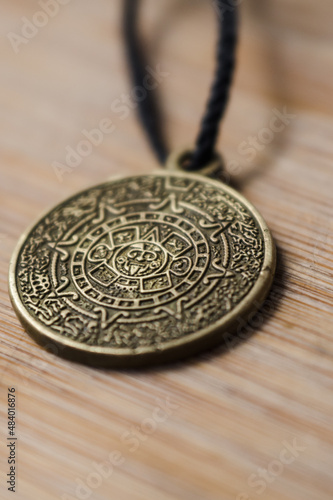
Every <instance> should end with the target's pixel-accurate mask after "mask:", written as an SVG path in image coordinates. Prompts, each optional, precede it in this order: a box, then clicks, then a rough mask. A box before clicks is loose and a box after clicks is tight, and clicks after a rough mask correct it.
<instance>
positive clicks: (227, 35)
mask: <svg viewBox="0 0 333 500" xmlns="http://www.w3.org/2000/svg"><path fill="white" fill-rule="evenodd" d="M214 6H215V8H216V11H217V17H218V21H219V38H218V44H217V63H216V70H215V76H214V81H213V84H212V86H211V91H210V95H209V98H208V102H207V105H206V110H205V113H204V116H203V118H202V120H201V124H200V130H199V134H198V136H197V139H196V143H195V148H194V151H193V153H192V157H191V159H190V162H189V165H188V166H187V167H186V170H191V171H196V170H199V169H201V168H203V167H204V166H205V165H207V163H209V162H210V161H211V159H212V158H213V157H214V154H215V146H216V142H217V138H218V134H219V129H220V122H221V120H222V118H223V116H224V113H225V110H226V107H227V104H228V100H229V95H230V86H231V82H232V77H233V73H234V68H235V51H236V45H237V24H238V22H237V21H238V19H237V18H238V15H237V7H236V5H230V2H226V0H215V1H214ZM138 9H139V0H124V21H123V29H124V38H125V41H126V51H127V57H128V63H129V68H130V71H131V77H132V80H133V83H134V85H135V86H142V82H144V81H145V77H146V75H147V71H146V64H145V58H144V55H143V51H142V47H141V44H140V41H139V35H138V32H137V23H136V20H137V17H138ZM137 104H138V113H139V117H140V120H141V123H142V125H143V127H144V129H145V131H146V134H147V136H148V138H149V140H150V143H151V145H152V147H153V149H154V151H155V154H156V156H157V157H158V159H159V161H160V162H161V163H162V164H164V163H165V162H166V159H167V157H168V148H167V146H166V144H165V141H164V138H163V134H162V129H161V125H160V120H159V118H160V113H159V109H158V104H157V101H156V99H155V93H154V92H153V91H148V92H147V94H146V96H145V98H144V99H140V100H137Z"/></svg>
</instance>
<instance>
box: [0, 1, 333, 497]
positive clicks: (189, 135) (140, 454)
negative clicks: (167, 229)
mask: <svg viewBox="0 0 333 500" xmlns="http://www.w3.org/2000/svg"><path fill="white" fill-rule="evenodd" d="M121 3H122V2H121V1H120V0H98V1H96V2H90V1H88V0H84V1H78V0H72V1H70V2H69V3H68V5H63V6H61V8H60V10H59V13H58V15H56V16H55V17H54V18H52V19H50V20H49V22H48V24H47V25H46V26H45V27H43V28H40V29H39V30H38V33H37V34H36V36H34V37H33V38H31V39H30V40H29V42H28V43H27V44H21V45H20V47H19V52H18V53H17V54H16V53H15V52H14V50H13V48H12V46H11V43H10V40H9V38H8V36H7V35H8V33H9V32H13V33H20V30H21V28H22V24H23V21H22V19H21V18H22V17H26V18H28V19H32V18H33V16H34V14H35V12H36V11H38V10H40V7H39V6H38V3H37V2H36V1H34V0H24V2H23V1H19V0H15V1H12V2H5V1H4V0H2V9H1V12H2V14H1V18H0V25H1V40H0V46H1V60H2V62H1V67H0V72H1V77H0V115H1V120H0V122H1V125H0V126H1V131H0V161H1V167H0V168H1V182H0V186H1V217H0V234H1V241H0V244H1V261H0V265H1V271H0V272H1V274H0V279H1V282H0V286H1V290H0V293H1V295H0V301H1V312H0V321H1V325H0V342H1V359H0V367H1V370H0V371H1V393H0V412H1V413H0V417H1V421H0V432H1V436H2V440H1V452H0V458H1V474H2V476H1V484H0V491H1V494H0V497H1V499H7V498H8V499H9V498H16V499H20V500H21V499H24V500H36V499H42V500H54V499H60V498H62V499H71V500H73V498H93V499H94V500H106V499H112V500H147V499H149V500H175V499H179V500H203V499H205V500H234V499H235V500H236V499H238V500H249V499H251V500H253V499H257V498H261V499H269V500H290V499H293V500H328V499H331V498H332V496H333V476H332V462H333V434H332V423H333V422H332V419H333V397H332V394H333V391H332V389H333V363H332V354H333V336H332V334H333V328H332V324H333V321H332V320H333V313H332V296H333V259H332V243H333V221H332V191H333V183H332V156H333V146H332V143H333V99H332V95H333V53H332V42H333V35H332V25H331V22H332V17H333V4H332V2H331V0H321V1H320V2H314V1H313V0H265V1H264V0H262V1H259V0H244V2H242V7H241V8H242V25H241V42H240V47H239V54H238V70H237V75H236V81H235V85H234V87H233V93H232V100H231V105H230V107H229V109H228V116H227V119H226V120H225V122H224V126H223V134H222V135H221V139H220V143H219V147H220V150H221V151H223V153H224V155H225V157H226V160H227V165H228V168H229V171H231V170H232V171H233V175H232V179H233V182H234V183H236V184H237V187H238V189H240V190H241V192H242V193H243V194H244V195H245V196H247V197H248V199H249V200H250V201H252V202H253V203H254V204H255V205H256V206H257V208H258V209H259V210H260V211H261V213H262V214H263V216H264V217H265V219H266V221H267V222H268V224H269V226H270V227H271V229H272V232H273V235H274V238H275V240H276V243H277V247H278V261H279V265H278V273H277V276H276V280H275V285H274V288H273V291H272V293H271V295H270V296H269V298H268V301H267V302H266V304H265V306H264V308H263V309H262V311H261V312H260V313H259V315H257V316H256V318H255V320H254V321H253V324H252V328H251V327H250V328H249V330H248V331H247V333H248V334H249V335H248V336H249V338H248V339H247V340H246V341H244V342H242V343H240V344H239V345H237V346H235V348H233V349H229V350H227V351H226V352H223V350H222V349H218V350H216V351H214V352H211V353H205V354H203V355H202V356H201V357H198V358H196V359H193V360H191V361H188V362H186V363H183V364H179V365H176V366H171V367H166V368H163V369H156V370H151V371H146V372H117V371H99V370H94V369H90V368H86V367H84V366H80V365H75V364H72V363H70V362H66V361H63V360H61V359H59V358H57V357H54V356H52V354H48V353H45V352H44V351H43V350H42V349H41V348H39V347H38V346H37V345H35V343H34V342H33V341H32V340H31V339H30V338H29V337H28V336H27V334H26V333H25V332H24V331H23V329H22V328H21V326H20V324H19V322H18V320H17V318H16V316H15V314H14V312H13V310H12V307H11V305H10V302H9V298H8V295H7V268H8V261H9V258H10V255H11V252H12V249H13V247H14V245H15V242H16V240H17V239H18V237H19V235H20V234H21V232H22V231H23V230H24V229H25V228H26V226H27V225H29V224H30V223H31V222H32V221H33V220H34V219H35V218H36V217H37V216H38V215H39V214H40V212H41V211H43V210H45V209H47V208H49V207H51V206H52V205H54V204H55V203H57V202H59V201H60V200H62V199H63V198H64V197H66V196H67V195H70V194H72V193H74V192H75V191H77V190H78V189H81V188H84V187H86V186H89V185H91V184H93V183H98V182H100V181H103V180H104V179H106V178H107V177H109V176H111V175H113V174H116V173H119V172H121V173H124V174H129V175H130V174H134V173H140V172H143V171H150V170H152V169H154V168H155V167H156V161H155V158H154V157H153V155H152V153H151V150H150V148H149V146H148V145H147V143H146V141H145V137H144V134H143V132H142V129H141V127H140V125H139V124H138V122H137V120H136V116H135V113H134V112H133V111H131V113H130V115H129V117H128V118H126V119H124V120H121V119H120V118H119V115H116V114H114V113H113V112H112V111H111V110H110V106H111V104H112V103H113V102H114V100H115V99H117V98H119V97H120V96H121V95H122V94H123V93H126V92H128V91H130V83H129V80H128V76H127V73H126V65H125V61H124V46H123V41H122V38H121V30H120V13H121ZM142 28H143V32H144V36H145V37H146V39H147V42H148V43H149V45H148V46H149V47H150V51H149V52H148V53H149V63H150V65H151V66H152V67H155V66H156V64H158V63H160V64H161V67H163V68H164V70H165V71H168V72H169V76H168V77H166V78H164V79H163V81H162V82H161V84H160V86H159V89H158V90H159V96H160V100H161V104H162V108H163V113H164V115H163V116H164V125H165V130H166V133H167V136H168V140H169V143H170V144H171V145H172V148H173V149H175V148H178V147H182V146H184V145H188V144H192V142H193V139H194V137H195V134H196V132H197V127H198V122H199V118H200V116H201V114H202V111H203V106H204V102H205V99H206V96H207V92H208V86H209V84H210V82H211V78H212V69H213V63H214V54H213V47H214V42H215V37H216V30H215V25H214V6H213V3H212V2H209V1H207V2H205V1H204V0H201V1H195V0H191V1H190V0H188V1H185V0H183V1H182V0H172V1H171V0H163V1H162V0H146V2H145V3H144V8H143V12H142ZM284 107H286V110H287V112H288V113H291V114H293V115H295V116H294V117H293V118H292V119H291V121H290V123H289V124H288V125H286V126H285V127H284V130H283V131H281V132H276V133H274V137H273V138H272V140H269V143H267V144H265V145H264V146H263V143H262V142H259V147H260V151H258V152H257V153H256V154H255V155H254V156H255V157H254V158H251V159H250V156H251V157H252V156H253V154H252V155H250V153H248V154H247V155H245V154H241V153H240V152H239V146H240V145H241V144H242V143H243V142H244V141H247V140H248V138H249V137H250V136H254V137H257V136H258V134H259V135H260V137H262V138H265V137H266V139H267V137H269V135H267V134H269V133H267V132H266V133H265V132H262V130H263V128H265V127H267V126H268V124H269V123H270V121H271V119H272V117H273V116H274V109H277V110H279V111H280V112H282V111H283V109H284ZM103 118H111V119H112V120H113V121H114V124H115V125H116V129H115V131H114V132H113V133H112V134H110V135H107V136H105V138H104V140H103V143H102V144H101V145H100V146H99V147H95V148H94V149H93V151H92V154H91V155H90V156H89V157H87V158H85V159H84V160H83V161H82V164H81V165H80V166H78V167H77V168H76V169H74V170H73V171H72V172H69V173H67V174H66V175H64V178H63V182H59V180H58V179H57V177H56V175H55V172H54V170H53V168H52V163H53V162H54V161H59V162H63V160H64V157H65V150H66V147H67V146H68V145H69V146H71V147H75V146H76V145H77V144H78V142H79V141H80V140H82V133H81V131H82V130H83V129H89V130H90V129H92V128H94V127H96V126H97V124H98V123H99V122H100V120H102V119H103ZM280 125H281V122H280ZM265 134H266V135H265ZM243 147H244V145H243ZM249 160H251V161H249ZM251 333H252V335H251ZM7 387H15V388H16V391H17V398H18V401H17V405H18V406H17V432H18V448H17V453H18V482H17V493H16V495H15V496H14V494H13V493H10V492H8V491H7V486H6V484H5V474H6V473H7V467H8V465H7V463H6V461H7V458H6V457H7V449H6V442H5V438H6V412H7ZM161 401H162V402H164V403H163V404H165V401H168V404H169V410H168V412H169V413H162V412H161V411H160V410H157V408H158V406H159V405H160V404H161ZM161 415H162V416H163V417H164V418H161ZM157 416H159V421H158V422H157V421H156V418H157ZM147 419H148V420H147ZM162 420H163V421H162ZM140 427H141V428H142V429H143V430H141V434H140V437H139V438H137V437H136V438H134V439H133V436H134V434H135V432H136V430H135V428H140ZM293 446H294V450H293V453H294V455H292V454H291V451H290V450H289V451H286V450H287V449H288V448H290V447H293ZM295 446H296V449H295ZM116 450H118V452H119V453H120V455H118V456H113V459H115V458H116V459H117V460H118V462H117V465H115V467H114V470H113V472H112V474H111V475H110V469H108V470H107V468H105V471H104V472H105V473H106V474H107V473H108V474H109V477H107V478H104V479H103V480H100V476H96V475H95V476H91V474H92V473H93V472H96V471H95V465H93V464H94V462H96V463H101V462H105V461H106V460H108V459H109V456H110V454H111V455H112V453H113V452H114V451H116ZM111 458H112V457H111ZM119 462H120V463H119ZM286 462H288V463H286ZM260 470H261V472H260ZM265 470H268V472H265ZM260 474H261V475H262V476H263V477H262V478H261V479H260V478H259V475H260ZM87 480H88V482H90V484H91V485H93V486H94V487H93V488H92V487H91V488H90V491H91V492H90V493H89V490H86V491H83V490H82V488H81V489H80V490H78V491H77V495H76V493H75V489H76V487H77V485H78V484H81V485H82V482H83V483H84V484H87ZM78 481H79V482H78ZM80 481H81V483H80ZM94 481H95V482H94ZM100 483H101V484H100ZM96 485H98V487H97V488H96V487H95V486H96Z"/></svg>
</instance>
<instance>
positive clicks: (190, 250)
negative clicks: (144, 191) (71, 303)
mask: <svg viewBox="0 0 333 500" xmlns="http://www.w3.org/2000/svg"><path fill="white" fill-rule="evenodd" d="M139 217H140V220H139V221H137V222H134V223H133V217H132V216H131V217H129V218H127V216H123V217H119V218H116V219H115V222H112V221H111V222H110V223H108V224H103V225H101V226H98V227H96V228H94V230H93V231H92V232H91V233H90V234H89V235H87V236H85V238H84V241H82V243H81V244H80V245H79V249H78V250H77V252H76V254H75V255H74V258H73V274H74V275H75V276H77V277H78V278H77V279H76V285H77V286H78V288H79V289H80V290H81V292H82V293H83V294H84V295H87V296H89V299H90V300H93V301H95V302H96V303H99V304H102V305H106V306H112V307H114V308H127V309H133V308H135V309H137V310H139V309H146V308H153V307H155V306H157V305H159V304H165V303H166V302H169V301H170V300H172V299H173V298H174V297H177V296H180V295H182V294H185V293H186V292H187V290H189V289H190V288H192V287H193V286H194V284H195V283H196V282H197V281H198V280H200V277H201V275H202V274H203V273H204V271H205V269H206V266H207V265H208V247H207V243H206V242H205V240H204V237H203V236H202V235H201V233H200V232H199V231H198V229H197V228H195V227H194V226H193V225H192V224H190V223H186V224H185V225H184V222H183V220H182V219H181V218H179V217H176V216H173V215H172V216H171V215H168V214H159V213H156V214H155V213H150V214H148V217H147V218H144V217H143V216H141V215H140V216H139ZM183 226H185V227H183Z"/></svg>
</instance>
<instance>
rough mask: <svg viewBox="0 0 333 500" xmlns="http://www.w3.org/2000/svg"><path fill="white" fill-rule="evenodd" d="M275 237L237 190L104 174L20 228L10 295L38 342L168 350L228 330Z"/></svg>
mask: <svg viewBox="0 0 333 500" xmlns="http://www.w3.org/2000/svg"><path fill="white" fill-rule="evenodd" d="M274 270H275V247H274V243H273V241H272V238H271V235H270V232H269V229H268V228H267V226H266V224H265V222H264V220H263V219H262V217H261V216H260V215H259V214H258V212H257V211H256V210H255V209H254V207H253V206H252V205H251V204H250V203H249V202H248V201H246V200H245V198H244V197H243V196H241V195H240V194H239V193H238V192H236V191H235V190H233V189H231V188H230V187H228V186H226V185H224V184H222V183H221V182H218V181H216V180H212V179H209V178H206V177H203V176H201V175H196V174H187V173H185V172H161V173H160V172H158V173H154V174H150V175H142V176H137V177H131V178H118V179H115V180H110V181H109V182H106V183H104V184H101V185H99V186H95V187H92V188H89V189H87V190H85V191H83V192H81V193H79V194H76V195H75V196H73V197H71V198H69V199H68V200H66V201H64V202H63V203H61V204H60V205H58V206H57V207H55V208H54V209H52V210H51V211H50V212H48V213H47V214H46V215H44V217H42V218H41V219H40V220H39V221H38V222H37V223H36V224H35V225H34V226H33V227H32V228H31V229H30V230H29V231H27V233H26V234H25V235H24V236H23V237H22V238H21V240H20V242H19V244H18V246H17V249H16V251H15V254H14V256H13V259H12V262H11V266H10V295H11V299H12V303H13V306H14V308H15V310H16V312H17V314H18V317H19V319H20V321H21V322H22V324H23V326H24V327H25V328H26V330H27V331H28V332H29V333H30V334H31V335H32V336H33V337H34V338H35V339H36V340H37V341H38V342H39V343H40V344H41V345H43V346H44V347H45V346H47V347H49V348H51V346H52V350H53V351H54V352H56V353H57V354H59V355H62V356H64V357H66V358H69V359H73V360H77V361H81V362H84V363H88V364H91V365H95V366H109V367H133V366H139V365H147V364H152V363H160V362H162V361H163V362H164V361H171V360H175V359H179V358H181V357H184V356H187V355H190V354H194V353H197V352H199V351H200V350H203V349H206V348H207V347H211V346H213V345H215V344H217V343H219V342H221V340H222V339H223V336H224V335H226V334H228V335H229V334H231V333H232V331H233V330H234V329H235V328H237V326H238V325H239V323H240V321H241V320H244V319H245V320H246V319H247V318H248V316H249V315H250V314H252V313H253V311H254V310H256V309H257V308H258V307H259V306H260V304H261V303H262V302H263V300H264V298H265V297H266V295H267V293H268V291H269V288H270V286H271V283H272V279H273V275H274Z"/></svg>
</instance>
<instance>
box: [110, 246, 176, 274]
mask: <svg viewBox="0 0 333 500" xmlns="http://www.w3.org/2000/svg"><path fill="white" fill-rule="evenodd" d="M165 258H166V255H165V251H164V250H163V248H162V247H161V246H160V245H157V244H156V243H149V242H147V241H137V242H134V243H131V244H129V245H127V246H125V247H122V248H120V250H119V251H118V252H117V254H116V255H115V258H114V264H115V267H116V269H117V270H118V271H119V272H120V273H121V274H124V275H125V276H130V277H139V276H148V275H150V274H153V273H156V272H158V271H159V270H160V269H161V267H162V266H163V264H164V262H165Z"/></svg>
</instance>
